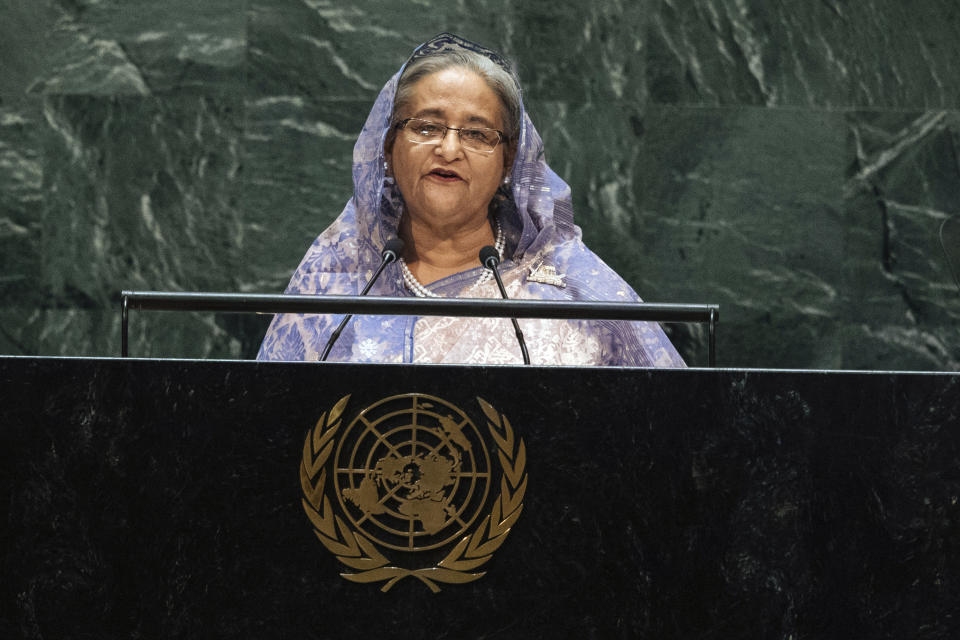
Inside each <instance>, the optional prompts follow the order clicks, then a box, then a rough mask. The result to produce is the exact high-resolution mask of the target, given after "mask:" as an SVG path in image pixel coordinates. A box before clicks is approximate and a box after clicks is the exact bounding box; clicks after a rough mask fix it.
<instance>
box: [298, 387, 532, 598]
mask: <svg viewBox="0 0 960 640" xmlns="http://www.w3.org/2000/svg"><path fill="white" fill-rule="evenodd" d="M349 400H350V396H345V397H343V398H341V399H340V400H339V401H338V402H337V403H336V404H335V405H334V406H333V407H332V408H331V409H330V410H329V411H327V412H325V413H324V414H323V415H322V416H321V417H320V419H319V420H318V421H317V424H316V425H315V426H314V428H313V429H311V430H310V432H309V433H308V434H307V438H306V440H305V442H304V447H303V458H302V461H301V464H300V483H301V488H302V490H303V508H304V511H305V512H306V514H307V517H308V518H309V519H310V522H311V523H312V525H313V528H314V533H315V534H316V536H317V538H318V539H319V540H320V542H321V543H323V545H324V546H325V547H326V548H327V549H328V550H330V551H331V552H332V553H334V554H335V555H336V557H337V558H338V560H339V561H340V562H341V563H343V564H344V565H346V567H348V568H349V569H350V570H351V571H347V572H344V573H342V574H341V575H342V576H343V577H344V578H346V579H348V580H351V581H354V582H365V583H377V582H382V583H383V585H382V587H381V588H382V590H383V591H388V590H389V589H390V588H391V587H393V585H395V584H396V583H397V582H398V581H400V580H402V579H403V578H407V577H412V578H415V579H417V580H420V581H421V582H422V583H423V584H425V585H426V586H427V587H429V588H430V590H431V591H433V592H437V591H439V590H440V587H439V584H440V583H447V584H451V583H466V582H471V581H473V580H477V579H479V578H481V577H482V576H483V575H484V574H485V572H484V571H478V569H480V568H482V566H483V565H484V564H486V563H487V561H489V560H490V558H491V557H492V554H493V553H494V552H495V551H496V550H497V549H498V548H499V547H500V545H502V544H503V542H504V541H505V540H506V537H507V534H508V533H509V532H510V529H511V527H512V526H513V525H514V523H515V522H516V520H517V518H518V517H519V516H520V512H521V511H522V509H523V496H524V494H525V492H526V488H527V476H526V449H525V446H524V443H523V440H522V439H521V438H517V437H515V435H514V430H513V427H512V426H511V424H510V422H509V420H508V419H507V417H506V416H504V415H502V414H501V413H500V412H499V411H497V409H495V408H494V407H493V406H492V405H491V404H489V403H488V402H486V401H485V400H483V399H482V398H477V399H476V400H477V404H478V406H479V408H480V409H481V411H482V415H483V416H484V417H485V418H486V420H485V421H480V422H479V423H476V422H475V421H474V420H473V419H472V418H471V417H470V415H468V414H467V413H466V412H464V411H463V410H462V409H460V408H459V407H457V406H455V405H453V404H451V403H450V402H447V401H446V400H443V399H441V398H438V397H435V396H431V395H426V394H419V393H408V394H402V395H396V396H390V397H387V398H383V399H382V400H379V401H377V402H375V403H373V404H371V405H369V406H368V407H366V408H364V409H363V410H361V411H360V412H359V413H358V414H357V415H356V416H355V417H353V418H352V419H351V420H349V421H347V420H345V419H344V412H345V410H346V408H347V405H348V403H349ZM488 443H489V444H488ZM490 445H492V446H490Z"/></svg>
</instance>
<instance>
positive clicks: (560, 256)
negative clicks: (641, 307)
mask: <svg viewBox="0 0 960 640" xmlns="http://www.w3.org/2000/svg"><path fill="white" fill-rule="evenodd" d="M523 268H524V271H525V272H526V273H525V274H524V275H525V277H526V282H527V284H528V286H537V287H539V288H541V289H542V291H543V293H544V294H545V295H543V296H542V297H544V298H550V299H566V300H609V301H615V302H616V301H621V302H627V301H638V300H639V299H640V298H639V296H638V295H637V293H636V292H635V291H634V290H633V288H632V287H631V286H630V285H629V284H628V283H627V281H626V280H624V279H623V278H622V277H621V276H620V274H618V273H617V272H616V271H614V270H613V268H611V267H610V266H609V265H608V264H607V263H606V262H604V261H603V259H602V258H600V256H598V255H597V254H596V253H594V252H593V251H592V250H591V249H590V248H589V247H587V246H586V245H585V244H584V243H583V241H581V240H580V239H579V238H572V239H569V240H566V241H564V242H562V243H558V244H556V245H553V246H551V247H549V248H547V249H546V250H544V251H542V252H540V253H539V254H538V255H536V256H533V257H532V258H531V259H529V260H526V261H524V264H523Z"/></svg>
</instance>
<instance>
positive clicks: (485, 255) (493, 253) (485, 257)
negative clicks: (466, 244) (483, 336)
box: [480, 245, 530, 364]
mask: <svg viewBox="0 0 960 640" xmlns="http://www.w3.org/2000/svg"><path fill="white" fill-rule="evenodd" d="M480 264H482V265H483V266H484V267H486V268H487V269H490V271H493V277H494V278H495V279H496V280H497V286H498V287H500V295H501V296H503V299H504V300H509V299H510V297H509V296H507V290H506V288H505V287H504V286H503V280H502V279H501V278H500V270H499V269H497V267H499V266H500V254H499V253H498V252H497V250H496V249H494V248H493V247H491V246H490V245H487V246H485V247H483V248H482V249H480ZM510 322H512V323H513V328H514V329H515V330H516V332H517V342H518V343H520V353H522V354H523V364H530V354H529V353H527V343H526V341H525V340H524V339H523V331H520V324H519V323H517V319H516V318H510Z"/></svg>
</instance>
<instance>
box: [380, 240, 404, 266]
mask: <svg viewBox="0 0 960 640" xmlns="http://www.w3.org/2000/svg"><path fill="white" fill-rule="evenodd" d="M401 253H403V240H401V239H400V238H390V239H389V240H387V243H386V244H385V245H383V251H381V252H380V257H381V258H382V259H383V260H388V261H389V262H393V261H394V260H396V259H397V258H399V257H400V254H401Z"/></svg>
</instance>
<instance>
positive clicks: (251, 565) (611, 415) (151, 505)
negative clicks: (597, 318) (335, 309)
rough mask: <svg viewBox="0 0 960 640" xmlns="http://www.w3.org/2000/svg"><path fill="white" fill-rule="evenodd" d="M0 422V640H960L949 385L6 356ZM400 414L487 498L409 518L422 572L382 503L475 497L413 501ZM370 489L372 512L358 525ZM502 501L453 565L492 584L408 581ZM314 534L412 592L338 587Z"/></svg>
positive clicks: (342, 567) (826, 376)
mask: <svg viewBox="0 0 960 640" xmlns="http://www.w3.org/2000/svg"><path fill="white" fill-rule="evenodd" d="M398 398H399V399H401V400H397V399H398ZM411 398H413V399H411ZM0 399H2V404H0V407H2V408H0V479H2V487H3V492H2V494H0V495H2V496H3V497H2V498H0V512H2V514H3V519H2V521H0V522H2V524H0V540H2V541H3V545H2V550H0V574H2V576H3V580H2V586H0V637H26V638H41V637H42V638H68V637H71V638H78V637H83V638H120V637H124V638H137V637H164V638H194V637H197V638H199V637H203V638H249V637H255V638H289V637H304V638H345V637H371V638H374V637H382V638H393V637H396V638H409V637H433V638H446V637H449V638H557V637H559V638H591V637H596V638H643V637H649V638H690V637H705V638H709V637H782V638H787V637H791V636H792V637H794V638H851V637H864V638H866V637H869V638H906V637H910V638H950V637H956V633H957V632H958V629H960V621H958V618H960V616H958V614H957V603H958V602H960V586H958V585H960V577H958V576H960V573H958V568H960V375H958V374H939V373H938V374H934V373H886V372H879V373H867V372H826V371H764V370H723V369H720V370H715V369H687V370H654V369H600V368H596V369H594V368H540V367H465V366H437V365H420V366H417V365H360V364H326V365H317V364H310V363H258V362H225V361H181V360H123V359H79V358H78V359H65V358H22V357H8V358H0ZM387 400H390V401H392V402H394V401H395V402H401V403H402V402H409V403H411V404H410V405H409V406H410V407H411V409H410V410H412V411H413V412H414V413H416V412H417V411H421V412H423V413H424V415H426V414H427V413H430V412H433V413H434V414H436V416H439V420H440V422H439V423H438V424H441V427H442V428H441V427H434V426H431V427H430V429H433V432H435V433H436V434H439V435H437V436H436V437H438V438H440V440H438V441H437V444H435V445H434V446H432V447H428V448H427V449H428V450H429V451H430V452H432V455H433V458H431V459H432V460H433V462H437V461H447V460H448V459H452V458H456V464H457V465H459V466H457V467H456V468H457V470H458V471H457V473H458V474H459V475H457V478H458V483H457V484H455V487H466V486H467V480H463V478H467V477H468V476H469V478H470V482H472V483H473V484H472V485H470V486H472V487H474V489H473V491H474V492H473V493H469V492H467V490H466V489H462V491H463V493H462V494H456V495H458V496H461V497H460V498H456V499H454V500H453V502H443V503H442V504H443V507H444V508H445V509H447V511H446V512H445V513H447V515H443V514H442V513H440V512H439V511H438V512H436V513H434V514H433V516H429V517H428V515H427V514H426V512H425V511H420V512H417V514H416V518H417V519H418V520H417V522H416V523H415V526H414V525H411V530H410V533H409V540H411V541H414V540H415V541H416V544H413V543H411V545H412V546H425V547H429V546H431V545H434V548H432V549H426V550H424V551H420V552H418V553H419V554H420V555H417V554H416V553H413V552H411V551H410V550H409V549H405V546H404V545H405V543H404V542H403V540H404V539H405V538H404V535H405V534H404V532H403V531H400V532H399V533H397V532H394V533H393V534H390V535H394V536H395V537H394V538H392V539H391V540H393V543H391V542H390V540H388V539H387V538H389V535H387V534H383V535H381V534H378V533H377V530H376V528H375V526H380V525H378V524H377V523H381V524H382V523H383V522H385V520H384V518H387V516H388V515H389V513H386V514H385V513H384V512H383V510H382V509H381V510H380V512H379V513H378V507H377V506H376V505H377V504H384V505H389V504H390V500H393V501H394V502H396V500H397V499H398V498H399V497H400V496H407V498H408V499H406V500H405V501H401V502H402V503H401V506H400V507H396V506H395V507H394V508H396V509H400V510H401V511H403V510H404V509H407V508H409V505H411V504H414V502H413V501H414V499H415V498H416V497H418V496H419V498H423V499H424V500H426V501H427V502H422V503H418V504H424V505H426V504H428V501H429V500H431V499H433V500H434V501H436V500H439V499H440V498H439V497H438V496H441V494H443V495H446V496H447V497H450V496H453V495H454V493H455V492H456V491H460V490H461V489H449V490H448V489H443V490H442V491H440V490H438V489H437V485H434V486H433V488H432V490H433V491H434V493H433V494H430V493H429V491H427V492H426V493H425V491H426V490H425V489H424V488H425V487H428V484H427V483H426V480H424V479H423V474H425V473H427V471H428V468H427V466H426V463H425V462H423V460H426V459H427V457H429V456H427V457H424V456H421V462H420V463H418V464H419V466H416V465H414V466H412V467H411V466H410V465H407V466H406V467H404V468H401V467H403V465H400V466H399V467H397V468H396V469H392V468H390V467H389V464H387V462H388V460H387V459H388V458H389V459H390V460H393V461H396V460H406V461H407V462H409V460H407V458H409V457H410V456H407V458H405V457H404V456H405V455H406V453H405V451H404V450H400V449H397V448H394V449H393V451H392V452H391V453H389V454H387V455H382V456H381V455H380V454H368V453H364V452H363V447H364V446H365V445H364V444H363V443H364V442H365V440H364V438H368V436H370V435H371V434H376V435H377V436H378V437H380V436H382V438H381V439H386V438H387V437H388V436H387V435H385V434H388V432H389V433H394V431H390V430H389V429H386V428H385V427H384V429H383V430H382V433H381V432H380V431H377V429H379V427H378V426H377V424H378V422H377V420H379V419H380V418H379V417H377V418H375V417H373V416H376V415H381V416H382V415H386V414H384V413H382V412H381V414H377V413H376V412H377V411H378V407H386V406H388V405H387V404H378V403H382V402H383V401H387ZM418 402H419V403H420V404H417V403H418ZM390 406H392V405H390ZM397 406H401V405H397ZM402 406H407V405H402ZM457 410H459V411H460V412H461V413H457ZM338 412H339V413H338ZM364 412H366V413H364ZM404 412H409V410H408V409H395V410H392V413H391V414H390V415H393V416H398V415H400V414H404V416H406V414H405V413H404ZM388 413H389V412H388ZM361 414H362V415H361ZM334 415H338V416H339V418H338V419H337V420H332V419H331V416H334ZM446 416H449V417H451V418H452V419H453V418H455V419H454V420H453V422H452V423H451V422H449V421H445V420H446ZM403 420H407V422H405V423H403V424H408V423H409V421H410V420H412V421H413V424H417V418H412V419H411V418H409V417H408V416H406V417H403ZM424 420H425V418H424ZM493 422H496V423H497V424H496V425H495V427H496V429H499V433H500V436H501V437H503V438H507V437H511V438H513V439H512V440H511V443H510V446H509V447H507V446H506V445H504V444H503V443H502V442H501V441H498V440H497V439H496V438H491V437H488V435H490V434H493V433H494V431H496V429H494V428H492V427H490V424H491V423H493ZM384 424H386V423H384ZM423 424H425V423H423ZM337 425H339V426H337ZM443 425H446V426H443ZM335 426H336V429H335V428H334V427H335ZM337 429H339V430H337ZM351 429H352V430H351ZM470 429H474V430H473V431H470ZM428 432H429V429H428V428H427V427H426V426H422V428H420V431H419V433H421V434H424V437H426V436H429V435H430V433H432V432H429V433H428ZM411 433H413V434H414V436H413V437H414V438H416V437H419V436H416V433H418V432H417V429H414V430H413V431H412V432H411ZM350 434H352V435H350ZM458 436H459V438H458ZM404 437H409V436H404ZM324 438H327V440H324ZM349 438H353V440H349ZM368 439H369V438H368ZM376 439H377V438H374V440H376ZM471 439H472V440H471ZM484 439H486V440H485V443H483V442H481V440H484ZM348 440H349V442H348ZM341 441H342V442H344V443H346V444H341ZM468 441H470V442H468ZM504 441H505V440H504ZM328 442H329V443H333V444H331V448H329V449H327V448H325V446H326V444H327V443H328ZM521 444H522V449H523V453H522V454H521V453H520V450H521ZM334 445H335V446H334ZM371 446H372V447H373V448H372V449H371V451H374V450H376V446H381V445H371ZM382 446H385V447H387V448H388V450H389V449H390V447H392V445H390V444H389V443H386V444H383V445H382ZM424 446H425V445H424ZM484 446H486V447H487V451H486V454H483V455H486V456H487V457H486V458H484V457H483V455H482V452H481V450H482V449H483V447H484ZM324 452H326V453H324ZM457 452H459V453H457ZM467 452H470V455H472V456H473V457H472V458H471V460H472V462H470V463H469V464H468V463H467V457H468V454H467ZM341 454H342V456H341ZM461 454H462V459H461ZM338 456H341V457H340V458H338ZM351 456H352V457H351ZM364 456H366V457H364ZM378 456H379V457H378ZM340 460H354V461H357V460H359V461H360V462H358V463H357V464H359V465H360V466H361V467H362V468H363V469H365V470H366V471H365V472H364V473H361V472H360V471H359V470H353V471H352V472H353V473H355V475H356V478H355V479H354V480H350V479H349V478H350V476H349V473H351V471H350V469H348V468H346V467H342V465H341V466H338V465H340V464H341V463H340V462H339V461H340ZM485 460H486V461H487V462H484V461H485ZM364 461H365V462H364ZM451 464H452V463H451ZM484 464H488V467H484ZM311 465H313V466H311ZM364 465H366V466H364ZM468 466H469V468H470V469H472V470H473V471H470V472H469V473H467V472H466V471H464V470H465V469H467V467H468ZM305 468H306V469H307V472H306V474H305V472H304V469H305ZM431 468H434V467H431ZM505 468H506V470H504V469H505ZM324 469H326V471H324ZM484 469H486V470H484ZM405 473H406V474H407V475H404V474H405ZM323 474H326V475H323ZM338 474H340V475H338ZM391 474H392V475H391ZM410 474H413V475H412V476H411V475H410ZM510 474H513V475H512V476H511V475H510ZM305 475H306V477H307V480H306V481H305V480H304V477H305ZM321 476H323V478H325V482H326V484H324V485H323V487H321V488H319V489H318V488H317V486H318V483H320V481H321V479H323V478H321ZM508 476H509V477H508ZM367 477H369V478H371V480H370V482H371V483H374V481H375V483H379V484H378V485H377V487H379V488H378V489H377V490H378V491H379V493H377V494H376V497H377V498H378V500H379V501H378V500H373V501H372V502H370V501H367V502H363V501H361V499H360V496H361V494H362V491H361V488H362V487H361V485H363V482H362V480H363V478H367ZM411 477H414V480H411ZM337 478H341V480H338V479H337ZM343 478H346V479H343ZM417 478H419V480H416V479H417ZM478 478H479V479H478ZM505 478H506V480H505ZM461 480H462V482H461ZM508 480H509V482H508ZM501 481H502V482H501ZM504 482H506V484H504ZM338 483H340V484H338ZM441 484H442V483H441ZM348 485H349V487H348ZM372 486H373V485H372V484H369V485H363V487H366V488H365V489H363V490H364V491H368V492H369V491H373V489H371V487H372ZM446 486H454V485H450V484H448V485H446ZM345 487H347V488H345ZM414 487H415V488H414ZM504 487H506V489H504ZM521 487H522V489H521ZM309 488H312V489H310V490H313V491H315V494H314V495H313V496H312V497H311V496H310V495H307V494H308V493H310V490H308V489H309ZM390 491H392V492H393V494H392V498H391V497H390V496H387V493H389V492H390ZM443 491H447V492H448V493H446V494H444V493H443ZM398 492H399V493H398ZM417 492H419V493H417ZM450 492H454V493H450ZM468 494H469V495H468ZM431 495H434V496H435V497H434V498H431V497H430V496H431ZM384 496H386V497H384ZM424 496H426V497H425V498H424ZM504 496H506V497H504ZM323 497H326V498H328V499H329V505H328V506H326V507H325V506H324V505H325V503H324V502H323V500H322V498H323ZM454 497H456V496H454ZM444 499H446V498H444ZM457 500H460V501H461V502H463V503H464V504H467V503H470V504H473V505H474V507H475V508H473V513H468V510H466V509H461V510H457V509H459V508H460V507H457V506H456V504H455V503H456V502H457ZM508 505H509V508H510V509H512V511H510V513H514V511H515V512H516V513H515V514H514V515H515V518H514V520H513V521H511V522H509V523H508V524H509V525H510V526H509V527H507V529H509V532H508V533H503V535H502V536H499V537H496V544H491V545H490V546H489V547H488V548H487V550H489V551H490V553H486V554H484V557H486V559H485V560H484V561H483V562H481V563H480V564H479V565H478V566H477V567H476V568H475V569H468V568H465V567H466V566H467V565H466V564H455V563H447V565H448V566H455V567H457V570H456V571H454V574H457V575H460V576H468V577H469V576H473V575H474V574H483V575H482V576H480V577H477V578H476V579H474V578H473V577H470V578H469V579H470V581H465V582H463V583H458V582H457V580H460V579H461V578H460V577H457V576H455V575H453V574H448V575H446V578H450V579H446V578H443V577H442V575H441V574H442V573H443V572H440V573H434V574H430V573H421V574H420V575H421V576H430V575H441V579H439V580H431V579H427V580H421V579H420V578H418V577H416V576H413V575H412V574H410V573H409V570H411V569H410V568H411V567H412V568H413V569H417V568H418V567H421V566H422V567H429V568H430V569H433V568H437V567H441V568H442V566H441V565H442V563H443V562H445V561H446V560H447V559H449V558H451V557H453V556H451V554H453V553H454V551H452V550H451V547H455V546H456V544H457V542H458V540H460V537H458V536H457V535H447V534H446V533H444V531H445V530H443V529H438V527H440V526H441V522H453V521H454V520H456V519H458V518H459V520H460V521H461V524H463V525H464V526H463V536H465V537H471V536H473V534H474V532H475V530H476V528H477V526H479V525H478V523H481V524H482V523H484V522H489V521H498V520H499V521H505V520H506V516H507V510H508ZM361 507H362V508H361ZM311 508H313V509H314V511H313V517H311V515H310V509H311ZM325 509H327V510H326V511H325ZM358 509H359V511H358ZM501 509H502V512H501ZM494 510H496V511H497V513H493V511H494ZM387 511H389V510H387ZM321 512H322V513H321ZM361 512H362V513H361ZM404 512H405V513H406V511H404ZM454 512H455V513H456V517H455V516H454ZM438 513H439V514H440V515H437V514H438ZM318 514H319V515H318ZM394 515H396V514H394ZM338 517H339V518H340V521H339V523H338V522H337V518H338ZM437 517H439V520H436V518H437ZM430 518H434V520H431V519H430ZM431 522H433V525H431ZM331 523H332V524H331ZM328 525H330V526H332V529H331V530H332V532H333V533H332V534H331V533H330V530H328V531H327V533H326V534H324V531H323V527H324V526H328ZM383 526H384V527H387V528H389V527H388V526H387V525H383ZM338 527H339V528H338ZM384 530H385V529H384ZM454 533H455V534H456V532H454ZM324 535H327V536H328V542H329V535H333V536H335V537H338V538H340V539H345V538H344V536H351V535H352V536H353V537H352V538H349V539H353V540H356V539H357V538H358V536H359V537H362V538H363V539H364V540H373V541H374V542H376V544H373V546H374V547H376V549H377V550H379V552H380V553H382V554H383V556H384V557H385V558H387V559H388V560H389V563H388V564H386V565H381V566H380V567H379V568H377V571H381V570H382V569H384V568H385V567H386V568H388V569H389V568H391V567H394V568H395V565H396V566H401V565H402V566H403V567H406V568H407V570H408V573H407V574H402V575H400V578H399V579H397V580H395V581H393V582H390V580H389V576H388V577H385V578H383V579H380V577H379V576H381V575H386V574H382V571H381V573H378V574H376V575H374V574H371V573H364V571H365V570H364V569H363V568H361V569H357V568H356V567H350V566H348V565H347V564H345V563H344V561H343V560H342V559H341V558H347V559H348V560H349V559H350V554H349V552H348V551H343V550H341V552H339V558H338V553H335V552H333V551H331V547H330V546H329V545H328V544H325V543H324V542H323V540H322V538H323V536H324ZM491 535H493V534H488V535H487V538H486V540H487V541H489V539H490V537H491ZM396 536H399V537H396ZM398 540H399V542H398ZM476 541H477V542H478V544H479V542H482V541H480V538H477V539H476ZM380 543H386V544H380ZM390 544H393V547H391V546H389V545H390ZM378 545H379V546H378ZM361 551H362V553H361V556H363V558H368V557H369V554H368V553H367V550H366V547H364V548H363V549H361ZM358 557H359V556H358ZM464 557H465V556H464ZM356 562H357V563H359V561H356ZM418 562H419V563H420V564H419V565H418V564H417V563H418ZM374 565H376V563H375V562H374V563H372V564H371V563H368V564H367V565H364V566H368V567H374ZM375 568H376V567H375ZM344 573H347V574H353V575H354V576H356V575H357V574H362V576H361V577H362V579H363V580H366V581H365V582H355V581H353V580H348V579H345V578H344V577H341V574H344ZM401 573H402V572H401ZM451 576H452V577H451ZM368 578H369V579H368ZM431 585H432V586H431ZM435 591H436V592H435Z"/></svg>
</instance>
